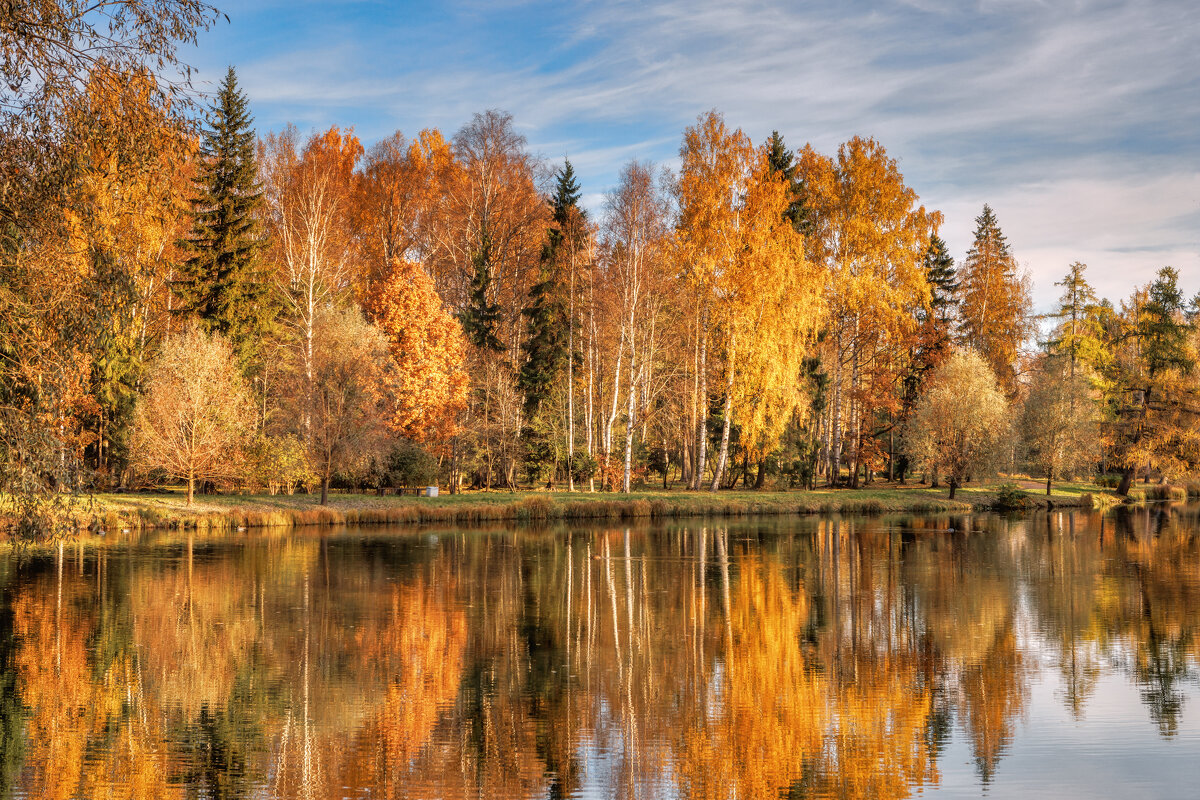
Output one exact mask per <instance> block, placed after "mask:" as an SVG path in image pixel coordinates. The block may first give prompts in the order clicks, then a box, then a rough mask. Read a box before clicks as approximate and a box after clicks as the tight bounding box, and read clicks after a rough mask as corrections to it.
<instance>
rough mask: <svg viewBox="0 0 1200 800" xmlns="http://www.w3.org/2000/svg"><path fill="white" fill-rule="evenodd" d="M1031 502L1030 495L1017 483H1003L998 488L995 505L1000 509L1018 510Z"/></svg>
mask: <svg viewBox="0 0 1200 800" xmlns="http://www.w3.org/2000/svg"><path fill="white" fill-rule="evenodd" d="M1028 503H1029V495H1028V494H1026V492H1025V491H1024V490H1023V489H1022V488H1021V487H1020V486H1017V485H1016V484H1015V483H1002V484H1000V487H999V488H998V489H996V502H995V503H993V506H994V507H995V508H996V509H998V510H1000V511H1018V510H1020V509H1023V508H1025V506H1026V505H1028Z"/></svg>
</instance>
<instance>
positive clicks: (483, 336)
mask: <svg viewBox="0 0 1200 800" xmlns="http://www.w3.org/2000/svg"><path fill="white" fill-rule="evenodd" d="M491 261H492V242H491V238H490V237H489V236H488V234H487V233H486V232H484V234H483V240H482V244H481V245H480V247H479V251H478V252H476V253H475V255H474V257H472V259H471V262H472V264H473V265H474V267H475V275H474V277H472V278H471V297H470V301H469V303H468V305H467V307H466V309H464V310H463V311H462V312H461V313H460V314H459V315H458V320H459V322H461V323H462V326H463V333H465V334H466V335H467V341H468V342H470V343H471V344H473V345H474V346H475V347H476V348H478V349H480V350H491V351H493V352H496V353H499V352H502V351H503V350H504V344H503V343H502V342H501V341H500V338H499V337H498V336H496V326H497V325H498V324H499V322H500V305H499V303H493V302H491V301H490V300H489V299H488V291H489V289H490V287H491V285H492V268H491Z"/></svg>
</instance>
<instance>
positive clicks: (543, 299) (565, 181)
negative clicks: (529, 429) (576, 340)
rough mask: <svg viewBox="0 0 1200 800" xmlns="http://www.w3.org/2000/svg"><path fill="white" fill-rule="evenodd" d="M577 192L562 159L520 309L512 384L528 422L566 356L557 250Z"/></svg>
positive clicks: (564, 312)
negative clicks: (534, 278)
mask: <svg viewBox="0 0 1200 800" xmlns="http://www.w3.org/2000/svg"><path fill="white" fill-rule="evenodd" d="M581 196H582V192H581V191H580V188H579V182H578V181H577V180H576V179H575V170H574V168H573V167H572V166H571V162H570V161H567V162H566V164H565V165H564V166H563V168H562V169H561V170H560V171H559V173H558V182H557V184H556V185H555V189H554V195H553V196H552V197H551V198H550V206H551V209H552V211H553V220H554V224H553V226H552V227H551V228H550V229H549V230H548V231H547V232H546V243H545V245H543V247H542V257H541V268H542V275H541V280H540V281H538V282H537V283H536V284H534V285H533V286H532V287H530V289H529V305H528V306H526V307H525V309H524V311H523V312H522V313H524V315H525V320H526V339H525V344H524V346H523V348H522V349H523V350H524V353H525V363H524V365H523V366H522V367H521V374H520V375H519V376H518V381H517V385H518V387H519V388H520V390H521V393H522V394H523V395H524V397H525V415H526V417H527V418H529V419H530V420H533V418H534V417H535V416H536V415H537V412H538V409H539V408H540V407H541V404H542V402H543V401H545V400H546V398H547V397H548V396H549V395H550V391H551V389H552V388H553V386H554V384H555V381H556V379H557V378H558V373H559V371H560V370H562V368H563V364H564V362H565V361H566V359H567V326H568V325H569V320H568V319H567V310H566V309H565V308H564V306H563V298H562V286H561V284H562V280H561V277H562V270H561V258H560V251H561V249H562V247H563V245H564V243H566V242H567V238H568V237H569V236H571V235H572V226H571V222H572V217H573V216H574V215H582V211H581V210H580V209H579V198H580V197H581Z"/></svg>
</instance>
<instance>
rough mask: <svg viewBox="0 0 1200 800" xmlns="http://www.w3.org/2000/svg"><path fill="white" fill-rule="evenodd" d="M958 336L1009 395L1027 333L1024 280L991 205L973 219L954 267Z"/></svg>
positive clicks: (1028, 304) (1027, 298) (1027, 301)
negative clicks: (971, 238)
mask: <svg viewBox="0 0 1200 800" xmlns="http://www.w3.org/2000/svg"><path fill="white" fill-rule="evenodd" d="M959 298H960V304H959V309H960V314H961V320H960V327H959V338H960V341H961V342H962V343H963V344H964V345H965V346H967V347H970V348H973V349H974V350H976V351H978V352H979V353H980V355H982V356H983V357H984V358H985V359H986V360H987V362H988V365H989V366H990V367H991V368H992V371H993V372H994V373H996V375H997V376H998V378H999V380H1000V385H1001V386H1002V387H1003V388H1004V391H1005V392H1006V393H1007V394H1008V395H1009V397H1012V396H1014V395H1015V394H1016V391H1017V359H1018V357H1019V355H1020V350H1021V346H1022V344H1023V343H1024V341H1025V338H1026V337H1027V336H1028V335H1029V333H1030V322H1029V314H1030V309H1031V304H1032V301H1031V300H1030V296H1029V281H1028V279H1027V278H1025V277H1023V276H1022V275H1021V274H1020V272H1019V270H1018V268H1017V260H1016V259H1015V258H1014V257H1013V255H1012V252H1011V251H1010V250H1009V247H1008V240H1007V239H1006V238H1005V236H1004V234H1003V233H1002V232H1001V231H1000V224H999V222H997V220H996V215H995V214H994V213H993V212H992V209H991V207H990V206H987V205H985V206H984V207H983V212H982V213H981V214H980V215H979V216H978V217H976V218H975V242H974V244H972V246H971V249H970V251H968V252H967V257H966V259H965V260H964V261H963V263H962V266H961V268H960V269H959Z"/></svg>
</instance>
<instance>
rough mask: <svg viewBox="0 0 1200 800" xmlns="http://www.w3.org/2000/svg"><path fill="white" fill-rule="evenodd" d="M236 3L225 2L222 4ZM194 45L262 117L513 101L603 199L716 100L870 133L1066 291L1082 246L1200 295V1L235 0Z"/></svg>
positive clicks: (820, 142)
mask: <svg viewBox="0 0 1200 800" xmlns="http://www.w3.org/2000/svg"><path fill="white" fill-rule="evenodd" d="M217 2H218V4H219V5H220V0H217ZM221 10H222V11H223V12H225V13H226V14H228V16H229V19H230V21H229V22H228V23H225V22H221V23H220V24H218V25H217V26H215V27H214V28H213V29H212V30H211V31H209V32H207V33H205V34H202V35H201V38H200V41H199V45H198V47H197V48H196V49H195V50H189V51H187V52H184V53H183V54H182V55H183V57H184V58H185V60H189V61H190V62H191V63H192V64H194V65H195V66H197V67H198V68H199V70H200V73H199V84H198V88H202V89H204V88H211V87H212V86H213V85H215V83H216V82H217V81H219V79H220V78H221V76H222V75H223V74H224V69H225V66H226V65H228V64H233V65H234V66H235V67H236V68H237V70H238V75H239V78H240V80H241V83H242V85H243V88H244V89H245V91H246V92H247V94H248V95H249V96H250V100H251V104H252V106H253V109H254V113H255V116H256V119H257V125H258V127H259V130H260V132H264V131H265V130H267V129H278V128H281V127H283V125H285V124H286V123H288V122H293V123H295V124H296V125H298V126H299V127H300V128H301V130H309V129H316V128H324V127H328V126H329V125H332V124H338V125H341V126H354V128H355V130H356V131H357V132H358V134H359V136H360V137H361V138H362V139H363V141H364V143H365V144H367V145H368V146H369V145H370V144H371V143H372V142H374V141H376V140H378V139H380V138H383V137H384V136H387V135H389V134H391V133H392V132H393V131H395V130H401V131H403V132H404V133H405V134H406V135H408V136H412V135H414V134H416V133H417V132H418V131H419V130H421V129H422V128H426V127H438V128H441V129H442V130H443V132H445V133H446V134H447V135H450V134H452V133H453V132H454V131H455V130H457V129H458V128H459V127H460V126H461V125H462V124H463V123H465V122H466V121H468V120H469V119H470V117H471V114H472V113H474V112H476V111H481V110H484V109H487V108H500V109H504V110H506V111H508V112H510V113H511V114H512V115H513V117H514V120H515V123H516V125H517V127H518V128H519V129H520V131H521V132H522V133H524V135H525V136H526V137H527V139H528V140H529V146H530V149H531V150H532V151H533V152H534V153H536V154H538V155H540V156H541V157H543V158H544V159H546V160H547V161H548V162H561V160H562V158H563V157H564V156H568V155H569V156H570V158H571V160H572V162H573V163H574V164H575V167H576V169H577V170H578V172H579V173H580V176H581V180H582V183H583V188H584V191H585V193H586V201H587V202H588V203H589V204H590V205H591V206H592V207H598V206H599V205H600V203H601V202H602V198H603V194H604V192H606V191H607V190H608V189H609V188H610V187H611V186H612V184H613V183H614V182H615V179H616V175H617V173H618V171H619V169H620V167H621V166H622V165H623V164H624V163H625V162H627V161H628V160H629V159H632V158H638V159H643V160H652V161H655V162H657V163H661V164H665V165H667V166H674V164H675V163H676V160H677V154H678V149H679V142H680V139H681V136H682V132H683V129H684V128H685V127H686V126H687V125H690V124H692V123H693V122H694V121H695V119H696V117H697V115H698V114H700V113H703V112H704V111H707V110H708V109H711V108H716V109H719V110H720V111H722V112H724V114H725V116H726V119H727V121H728V122H729V123H731V124H733V125H737V126H740V127H742V128H743V129H744V130H745V131H746V132H747V133H748V134H750V135H751V136H752V137H753V138H754V139H755V140H756V141H762V140H763V139H765V138H766V136H767V135H769V133H770V132H771V131H772V130H773V129H778V130H779V131H780V132H781V133H782V134H783V135H784V136H785V138H786V139H787V141H788V143H789V145H790V146H792V147H793V148H799V147H800V146H802V145H803V144H804V143H805V142H811V143H813V145H814V146H816V147H817V148H818V149H820V150H822V151H824V152H829V153H832V152H834V151H835V150H836V147H837V145H838V144H839V143H840V142H843V141H845V140H846V139H849V138H850V137H851V136H854V135H864V136H874V137H875V138H876V139H878V140H879V141H880V142H882V143H883V145H884V146H885V147H886V148H887V150H888V152H889V154H890V155H891V156H892V157H894V158H896V159H897V160H898V162H899V164H900V168H901V170H902V171H903V172H904V175H905V178H906V180H907V182H908V184H909V185H910V186H911V187H912V188H914V189H915V190H916V191H917V193H918V194H919V195H920V196H921V201H922V202H923V203H924V204H926V205H927V206H928V207H932V208H937V209H940V210H941V211H942V212H943V213H944V214H945V217H946V221H945V224H944V226H943V229H942V235H943V237H944V238H945V239H946V240H947V242H949V244H950V247H951V250H952V252H953V253H954V255H955V257H956V258H961V257H962V255H963V254H964V253H965V251H966V249H967V248H968V247H969V246H970V240H971V234H972V231H973V228H974V222H973V220H974V217H975V216H976V215H977V214H978V213H979V210H980V208H981V207H982V206H983V204H984V203H985V202H987V203H989V204H991V205H992V207H993V208H994V209H995V210H996V213H997V216H998V217H999V220H1000V224H1001V227H1002V228H1003V229H1004V231H1005V233H1006V234H1007V235H1008V238H1009V242H1010V243H1011V245H1012V247H1013V251H1014V253H1015V255H1016V256H1017V259H1018V260H1019V261H1020V262H1021V263H1022V264H1023V265H1025V266H1026V267H1027V268H1028V269H1029V271H1030V272H1031V273H1032V275H1033V277H1034V280H1035V283H1036V291H1035V299H1036V301H1037V304H1038V306H1039V308H1040V309H1043V310H1044V309H1046V308H1048V307H1049V306H1050V304H1051V303H1052V301H1053V298H1054V297H1056V296H1057V290H1056V289H1055V288H1054V286H1053V282H1054V281H1055V280H1058V279H1059V278H1060V277H1061V275H1062V274H1063V273H1064V272H1065V271H1066V268H1067V265H1068V264H1069V263H1070V262H1072V261H1076V260H1079V261H1083V262H1085V263H1087V264H1088V265H1089V273H1088V274H1089V277H1090V278H1091V279H1092V281H1093V283H1095V284H1096V286H1097V287H1098V289H1099V290H1100V291H1101V292H1102V293H1104V294H1107V295H1108V296H1110V297H1112V298H1114V299H1116V298H1117V297H1119V296H1123V295H1125V294H1126V293H1127V292H1128V290H1129V289H1130V287H1131V286H1132V285H1133V284H1135V283H1145V282H1147V281H1149V280H1150V279H1151V278H1152V276H1153V273H1154V271H1155V270H1157V269H1158V268H1159V267H1161V266H1164V265H1172V266H1175V267H1177V268H1178V269H1179V270H1180V272H1181V275H1182V277H1183V283H1184V285H1185V288H1186V289H1187V291H1188V293H1189V294H1190V293H1192V292H1194V291H1196V290H1197V289H1200V135H1198V133H1200V3H1195V2H1186V1H1176V0H1142V2H1135V1H1134V0H1112V1H1111V2H1101V1H1099V0H1097V1H1095V2H1093V1H1092V0H1045V2H1038V1H1036V0H985V1H982V2H969V1H967V0H896V2H859V1H857V0H841V2H837V1H836V0H834V1H831V2H786V1H785V0H761V1H760V2H745V3H738V2H730V1H729V0H724V1H722V0H668V2H658V3H654V2H647V3H639V2H581V3H571V2H562V1H561V0H560V2H519V1H518V0H495V1H494V2H486V1H485V0H463V1H462V2H447V3H434V2H426V3H409V2H403V3H393V2H382V1H381V0H359V1H358V2H345V3H318V2H306V1H305V0H241V2H238V3H236V4H231V3H226V4H225V5H224V6H222V7H221Z"/></svg>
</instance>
